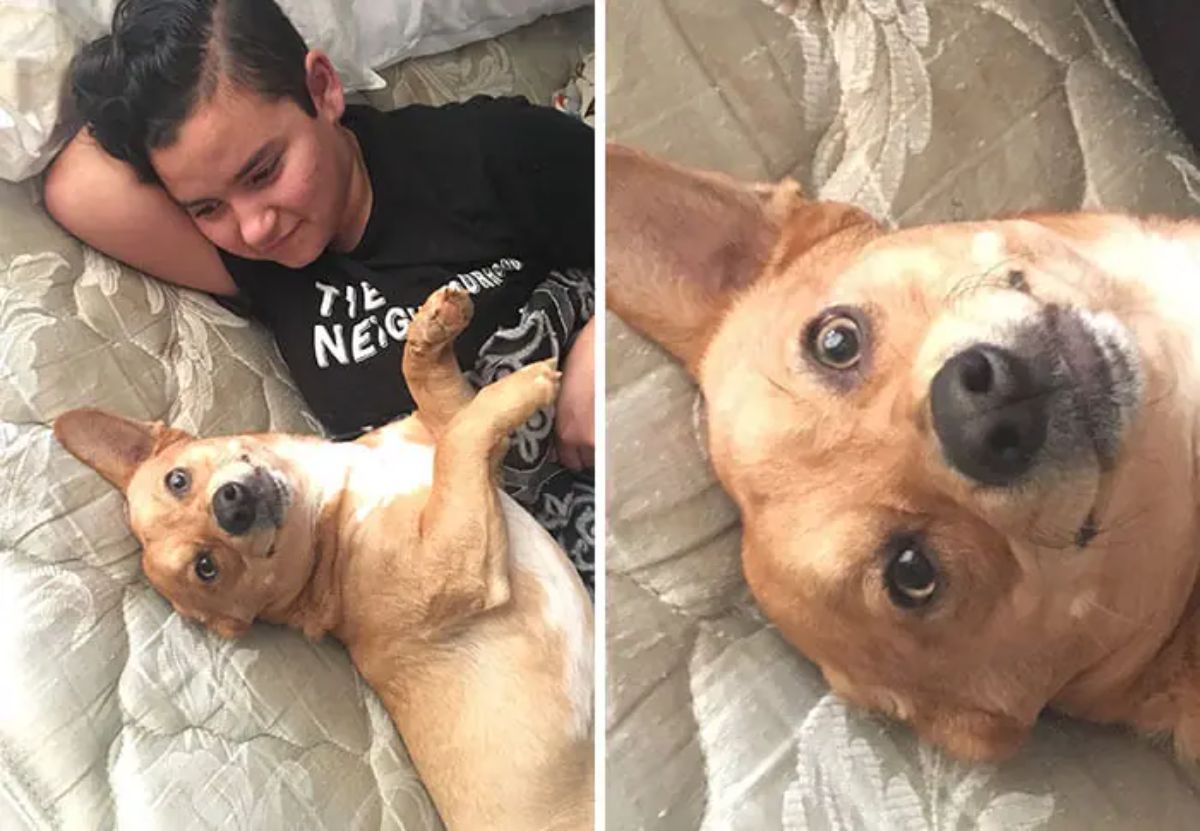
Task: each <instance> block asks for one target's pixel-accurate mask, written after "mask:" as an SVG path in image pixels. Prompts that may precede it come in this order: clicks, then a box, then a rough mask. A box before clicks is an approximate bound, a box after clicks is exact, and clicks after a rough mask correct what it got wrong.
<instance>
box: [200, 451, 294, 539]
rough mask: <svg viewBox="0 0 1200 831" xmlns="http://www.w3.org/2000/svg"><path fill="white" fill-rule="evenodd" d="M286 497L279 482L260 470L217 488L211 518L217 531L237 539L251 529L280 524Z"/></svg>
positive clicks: (213, 498)
mask: <svg viewBox="0 0 1200 831" xmlns="http://www.w3.org/2000/svg"><path fill="white" fill-rule="evenodd" d="M285 499H286V494H285V493H284V489H283V486H282V485H281V483H280V482H278V481H276V479H275V477H274V476H272V475H271V474H270V473H268V472H267V471H265V470H262V469H261V468H256V469H255V470H254V472H253V474H252V475H250V476H248V477H246V478H244V479H240V480H234V481H230V482H226V483H225V484H223V485H221V487H219V488H217V490H216V492H215V493H214V494H213V497H212V511H213V516H214V517H216V520H217V525H219V526H220V527H221V530H222V531H224V532H225V533H227V534H229V535H231V536H235V537H237V536H241V535H242V534H246V533H248V532H249V531H251V530H252V529H253V528H255V527H258V526H262V525H267V524H269V525H272V526H274V527H276V528H278V527H279V526H280V525H282V523H283V512H284V508H285V507H286V506H285V504H284V503H285Z"/></svg>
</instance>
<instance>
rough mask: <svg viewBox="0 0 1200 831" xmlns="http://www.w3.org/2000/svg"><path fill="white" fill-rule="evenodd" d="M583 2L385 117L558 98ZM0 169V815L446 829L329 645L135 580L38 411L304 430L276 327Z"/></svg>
mask: <svg viewBox="0 0 1200 831" xmlns="http://www.w3.org/2000/svg"><path fill="white" fill-rule="evenodd" d="M591 25H592V21H591V12H590V10H584V11H581V12H576V13H572V14H570V15H567V16H564V17H559V18H554V19H546V20H543V21H541V22H539V23H537V24H535V25H533V26H530V27H527V28H525V29H521V30H518V31H515V32H512V33H510V34H508V35H505V36H502V37H500V38H498V39H496V40H493V41H487V42H482V43H478V44H474V45H472V46H468V47H465V48H464V49H462V50H459V51H457V52H455V53H451V54H448V55H441V56H432V57H429V58H422V59H418V60H415V61H412V62H410V63H406V64H402V65H400V66H398V67H394V68H392V69H391V70H389V71H387V72H385V73H384V74H385V75H386V76H387V77H388V80H389V82H390V83H389V86H388V89H387V90H383V91H380V92H378V93H372V96H371V100H372V101H373V102H374V103H376V104H378V105H380V106H388V107H391V106H396V105H399V104H403V103H407V102H410V101H423V102H430V103H439V102H443V101H447V100H451V99H457V98H463V97H467V96H470V95H473V94H476V93H480V92H487V93H496V94H501V93H507V94H511V93H514V92H516V93H523V94H525V95H527V96H528V97H529V98H530V99H532V100H536V101H539V102H541V103H546V104H549V103H550V99H551V96H552V94H553V92H554V91H555V90H556V89H558V88H559V87H561V86H562V85H563V84H564V83H565V82H566V80H567V78H568V77H569V75H570V73H571V70H572V68H573V67H574V66H575V65H576V64H577V63H578V62H579V60H580V58H581V57H582V55H583V52H584V51H585V49H587V48H590V43H591ZM39 202H40V195H39V188H38V184H37V182H26V183H23V184H19V185H13V184H8V183H4V182H0V828H3V829H5V831H8V830H9V829H14V831H15V830H16V829H26V828H29V829H92V828H95V829H101V828H112V827H119V828H126V829H138V831H142V830H143V829H172V831H177V830H178V829H185V828H189V829H190V828H196V829H202V828H223V829H224V828H241V829H265V828H272V829H283V828H295V829H301V828H302V829H319V828H328V829H337V830H338V831H343V829H360V828H361V829H367V828H369V829H390V828H397V829H398V828H403V829H408V830H409V831H417V830H418V829H431V828H439V827H440V822H439V820H438V818H437V816H436V813H435V812H434V810H433V808H432V806H431V804H430V802H429V798H428V796H427V795H426V793H425V791H424V789H423V788H422V786H421V784H420V782H419V781H418V780H417V777H416V775H415V774H414V772H413V769H412V766H411V764H410V763H409V760H408V758H407V756H406V754H405V751H404V748H403V746H402V744H401V743H400V741H399V739H398V738H397V736H396V732H395V730H394V728H393V727H392V725H391V723H390V721H389V720H388V717H387V715H386V713H385V712H384V711H383V709H382V707H381V705H380V704H379V702H378V701H377V699H376V698H375V696H374V694H373V693H372V692H371V691H370V690H369V689H368V688H367V687H366V686H365V685H364V684H363V683H362V681H361V680H360V679H359V678H358V676H357V674H356V673H355V672H354V671H353V670H352V668H351V666H350V663H349V661H348V659H347V657H346V654H345V652H344V651H343V650H342V649H341V648H340V647H339V646H338V645H336V644H334V643H332V642H328V641H326V642H323V643H320V644H316V645H313V644H310V643H307V642H306V641H305V640H304V639H303V638H302V637H301V636H300V635H299V634H297V633H295V632H292V631H288V630H283V629H279V628H275V627H271V626H266V625H259V626H256V627H255V628H254V629H253V631H252V632H251V633H250V635H249V636H247V637H246V638H244V639H242V640H239V641H237V642H225V641H221V640H220V639H218V638H216V637H215V636H213V635H210V634H207V633H206V632H203V631H201V630H200V629H198V628H197V627H196V626H194V625H192V624H189V623H186V622H184V621H182V620H181V619H180V618H179V617H178V616H176V615H175V614H173V613H172V612H171V609H170V607H169V605H168V604H167V603H166V602H165V601H163V600H162V599H160V598H159V597H158V596H157V595H156V594H155V593H154V592H153V591H152V590H151V589H150V588H149V587H148V585H147V584H146V583H145V581H144V579H143V578H142V576H141V574H140V572H139V567H138V550H137V546H136V544H135V543H134V541H133V539H132V538H131V537H130V535H129V533H128V532H127V530H126V527H125V523H124V518H123V507H122V503H121V498H120V496H119V495H118V494H117V493H116V492H114V491H113V490H112V489H111V488H110V487H108V486H107V485H106V484H104V483H103V482H102V481H101V480H100V479H99V478H98V477H97V476H95V475H93V474H92V473H91V472H90V471H88V470H86V469H84V468H83V467H82V466H81V465H79V464H78V463H76V462H75V461H74V460H72V459H71V458H70V457H68V456H67V455H66V453H65V452H64V451H62V450H61V449H60V448H59V447H58V446H57V444H56V443H55V442H54V440H53V437H52V435H51V433H50V430H49V429H48V428H47V424H48V422H49V421H50V419H51V418H53V417H54V416H55V415H56V414H58V413H59V412H61V411H63V410H65V409H68V408H70V407H76V406H84V405H96V406H102V407H107V408H110V409H113V410H115V411H118V412H121V413H123V414H125V415H128V416H133V417H137V418H145V419H165V420H166V421H168V422H171V423H173V424H175V425H177V426H180V427H183V428H185V429H188V430H192V431H196V432H198V433H200V434H204V435H208V434H219V433H226V432H241V431H248V430H261V429H267V428H270V429H276V430H292V431H313V430H315V429H316V424H315V422H314V421H313V420H312V418H311V417H310V416H309V415H308V414H307V413H305V412H304V410H303V407H302V405H301V402H300V399H299V397H298V396H297V394H296V391H295V389H294V388H293V386H292V384H291V382H290V381H289V379H288V376H287V373H286V370H285V369H284V366H283V364H282V362H281V360H280V359H279V358H278V356H277V355H276V354H275V351H274V349H273V347H272V345H271V343H270V341H269V339H268V338H267V337H266V336H265V334H264V333H263V332H262V331H260V330H259V329H258V328H256V327H255V326H253V325H251V324H249V323H247V322H246V321H244V320H242V319H241V318H238V317H235V316H233V315H232V314H230V313H228V312H226V311H224V310H223V309H221V308H220V307H219V306H217V305H216V304H215V303H214V302H212V301H211V300H210V299H208V298H207V297H204V296H201V295H198V294H195V293H191V292H186V291H176V290H174V289H171V288H167V287H164V286H163V285H160V284H159V283H157V282H154V281H152V280H149V279H147V278H145V277H143V276H141V275H140V274H137V273H135V272H133V271H131V270H129V269H126V268H123V267H120V266H118V265H116V264H115V263H113V262H111V261H108V260H106V259H104V258H103V257H101V256H99V255H98V254H96V253H95V252H93V251H91V250H90V249H88V248H86V247H83V246H81V245H80V244H79V243H77V242H75V241H73V240H72V239H70V238H69V237H67V236H66V235H65V234H64V233H63V232H62V231H61V230H60V229H58V227H57V226H55V225H54V223H53V222H51V220H50V219H49V218H48V217H47V216H46V214H45V213H44V211H43V210H42V209H41V207H40V205H39Z"/></svg>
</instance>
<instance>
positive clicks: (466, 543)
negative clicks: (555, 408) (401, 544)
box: [420, 360, 562, 625]
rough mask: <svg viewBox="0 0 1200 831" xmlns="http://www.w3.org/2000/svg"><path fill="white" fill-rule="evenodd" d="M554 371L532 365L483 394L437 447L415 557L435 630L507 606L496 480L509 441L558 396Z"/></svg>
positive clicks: (458, 417)
mask: <svg viewBox="0 0 1200 831" xmlns="http://www.w3.org/2000/svg"><path fill="white" fill-rule="evenodd" d="M554 364H555V362H554V361H553V360H549V361H542V362H541V363H537V364H532V365H531V366H527V367H525V368H524V369H521V370H518V371H517V372H514V373H513V374H511V375H508V376H506V377H504V378H502V379H500V380H499V381H497V382H496V383H494V384H489V385H488V386H486V387H484V388H483V389H482V390H480V391H479V394H478V395H476V396H475V398H474V400H472V401H471V402H470V404H468V405H467V406H466V407H464V408H463V409H462V410H460V411H459V413H458V414H457V415H456V416H454V419H453V420H452V421H451V422H450V424H449V426H448V427H447V428H446V431H445V433H444V435H443V436H442V437H441V439H440V440H439V441H438V444H437V449H436V450H435V452H434V461H433V484H432V486H431V488H430V493H429V499H428V501H427V502H426V503H425V508H424V510H423V511H422V513H421V557H420V561H421V563H422V564H423V565H424V566H425V574H424V576H423V579H422V580H421V585H422V586H428V587H429V588H428V595H427V597H426V606H427V611H428V617H429V619H430V620H431V621H432V622H434V624H435V625H445V624H447V623H451V622H453V621H455V620H461V619H462V618H464V617H468V616H470V615H473V614H477V613H479V612H482V611H485V610H487V609H492V608H495V607H497V606H500V605H503V604H504V603H506V602H508V598H509V582H508V532H507V527H506V525H505V522H504V514H503V511H502V509H501V507H500V494H499V492H498V491H497V489H496V483H495V472H496V468H497V467H498V465H499V462H500V459H501V457H502V456H503V455H504V451H505V449H506V448H507V445H508V435H509V433H511V432H512V431H513V430H515V429H516V428H517V427H519V426H521V425H522V424H523V423H524V422H525V421H526V420H527V419H528V418H529V417H530V416H531V415H533V413H534V412H536V411H537V410H539V409H541V408H542V407H546V406H548V405H549V404H551V403H552V402H553V401H554V399H555V397H556V396H557V395H558V386H559V381H560V378H561V375H562V373H560V372H558V370H556V369H555V368H554Z"/></svg>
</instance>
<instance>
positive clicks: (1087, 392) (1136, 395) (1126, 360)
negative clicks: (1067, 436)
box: [1043, 304, 1141, 470]
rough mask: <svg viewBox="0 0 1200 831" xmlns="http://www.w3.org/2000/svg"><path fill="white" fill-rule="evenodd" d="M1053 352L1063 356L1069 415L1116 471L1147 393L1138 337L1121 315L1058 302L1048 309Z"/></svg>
mask: <svg viewBox="0 0 1200 831" xmlns="http://www.w3.org/2000/svg"><path fill="white" fill-rule="evenodd" d="M1043 322H1044V331H1045V334H1046V337H1047V340H1048V344H1047V346H1048V347H1049V349H1048V351H1049V352H1051V353H1052V354H1053V355H1055V356H1056V357H1057V359H1058V363H1059V367H1058V368H1057V371H1056V373H1055V374H1056V375H1059V376H1061V379H1062V387H1063V392H1064V394H1065V396H1066V399H1067V400H1066V402H1065V404H1066V413H1065V416H1066V418H1065V420H1066V421H1067V422H1068V423H1069V425H1070V426H1071V427H1072V428H1073V429H1072V430H1071V432H1078V433H1080V434H1082V435H1081V438H1084V439H1085V441H1086V443H1087V445H1089V446H1090V449H1091V450H1092V451H1093V452H1094V454H1095V457H1096V460H1097V462H1098V464H1099V465H1100V468H1101V470H1110V469H1112V467H1113V466H1114V465H1115V463H1116V459H1117V455H1118V453H1119V452H1120V449H1121V440H1122V437H1123V436H1124V434H1125V428H1126V427H1127V426H1128V424H1129V422H1130V421H1131V420H1132V417H1133V413H1134V411H1135V409H1136V407H1137V405H1138V402H1139V400H1140V397H1141V377H1140V373H1139V370H1138V360H1137V352H1136V348H1135V347H1134V344H1133V339H1132V337H1131V336H1130V334H1129V332H1128V330H1127V329H1126V328H1125V327H1124V326H1123V325H1121V324H1120V323H1119V322H1118V321H1117V320H1116V318H1114V317H1113V316H1112V315H1110V314H1107V313H1099V314H1096V313H1092V312H1087V311H1083V310H1080V309H1073V308H1069V307H1064V306H1058V305H1054V304H1051V305H1048V306H1046V307H1045V310H1044V313H1043Z"/></svg>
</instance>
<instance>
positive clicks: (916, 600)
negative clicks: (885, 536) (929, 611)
mask: <svg viewBox="0 0 1200 831" xmlns="http://www.w3.org/2000/svg"><path fill="white" fill-rule="evenodd" d="M889 549H890V554H889V559H888V562H887V566H886V567H885V568H884V571H883V581H884V584H885V585H886V586H887V592H888V596H889V597H890V598H891V599H892V602H893V603H895V604H896V605H897V606H899V607H901V608H903V609H915V608H917V607H919V606H924V605H925V604H926V603H928V602H929V601H930V600H931V599H932V598H933V594H934V592H935V591H937V587H938V574H937V568H935V567H934V564H933V561H932V560H931V559H930V557H929V555H928V554H927V553H926V552H925V550H924V547H923V546H922V545H921V543H920V541H918V540H914V539H912V538H905V539H899V540H896V541H894V542H893V543H892V544H891V545H889Z"/></svg>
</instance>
